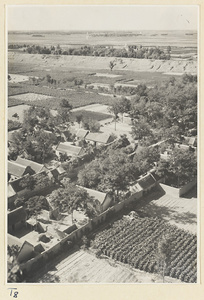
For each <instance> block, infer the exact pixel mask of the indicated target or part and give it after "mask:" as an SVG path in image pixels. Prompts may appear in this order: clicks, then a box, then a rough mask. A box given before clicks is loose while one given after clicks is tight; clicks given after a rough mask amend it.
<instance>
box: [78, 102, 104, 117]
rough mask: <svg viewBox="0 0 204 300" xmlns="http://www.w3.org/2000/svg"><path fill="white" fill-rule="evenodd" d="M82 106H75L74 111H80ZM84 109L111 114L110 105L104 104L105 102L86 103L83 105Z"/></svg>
mask: <svg viewBox="0 0 204 300" xmlns="http://www.w3.org/2000/svg"><path fill="white" fill-rule="evenodd" d="M80 110H81V108H80V107H79V108H74V109H73V110H72V111H73V112H76V111H80ZM83 110H86V111H92V112H97V113H103V114H110V112H109V110H108V105H103V104H98V103H96V104H91V105H86V106H83Z"/></svg>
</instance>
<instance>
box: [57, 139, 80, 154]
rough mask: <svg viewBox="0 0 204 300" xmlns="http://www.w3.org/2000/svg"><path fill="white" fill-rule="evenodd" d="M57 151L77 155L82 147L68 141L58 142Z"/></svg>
mask: <svg viewBox="0 0 204 300" xmlns="http://www.w3.org/2000/svg"><path fill="white" fill-rule="evenodd" d="M56 150H57V151H59V152H62V153H66V154H67V155H69V156H78V155H80V152H81V151H82V147H77V146H74V145H70V144H69V143H66V142H65V143H60V144H59V145H58V147H57V149H56Z"/></svg>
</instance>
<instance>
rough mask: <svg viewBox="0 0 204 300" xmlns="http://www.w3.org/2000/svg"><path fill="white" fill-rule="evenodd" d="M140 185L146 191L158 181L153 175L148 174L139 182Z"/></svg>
mask: <svg viewBox="0 0 204 300" xmlns="http://www.w3.org/2000/svg"><path fill="white" fill-rule="evenodd" d="M137 182H138V183H139V185H140V186H141V187H142V188H143V189H144V190H145V189H147V188H149V187H150V186H152V185H153V184H155V182H156V180H155V179H154V177H153V176H152V175H151V174H147V175H146V176H144V177H142V178H141V179H139V180H138V181H137Z"/></svg>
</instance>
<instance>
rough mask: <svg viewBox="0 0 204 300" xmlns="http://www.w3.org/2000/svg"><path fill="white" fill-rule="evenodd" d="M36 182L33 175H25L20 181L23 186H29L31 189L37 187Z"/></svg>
mask: <svg viewBox="0 0 204 300" xmlns="http://www.w3.org/2000/svg"><path fill="white" fill-rule="evenodd" d="M35 184H36V181H35V178H34V177H33V176H31V175H26V176H24V177H23V178H22V179H21V181H20V183H19V185H20V186H21V187H22V188H28V189H29V190H31V191H32V190H33V189H34V188H35Z"/></svg>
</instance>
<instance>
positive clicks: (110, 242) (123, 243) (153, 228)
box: [93, 217, 197, 283]
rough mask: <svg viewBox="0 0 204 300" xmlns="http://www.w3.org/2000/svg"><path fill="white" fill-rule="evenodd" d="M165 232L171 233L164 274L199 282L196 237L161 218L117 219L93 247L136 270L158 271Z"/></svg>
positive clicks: (97, 237) (102, 233) (185, 280)
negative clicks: (168, 257) (160, 248)
mask: <svg viewBox="0 0 204 300" xmlns="http://www.w3.org/2000/svg"><path fill="white" fill-rule="evenodd" d="M163 235H168V236H170V238H171V240H172V242H171V253H170V260H169V263H168V265H167V267H166V269H165V276H170V277H174V278H177V279H180V280H182V281H184V282H189V283H194V282H196V281H197V237H196V235H193V234H190V233H188V232H187V231H184V230H181V229H178V228H177V227H175V226H171V225H169V224H167V223H166V222H165V221H164V220H161V219H158V218H147V217H145V218H139V217H136V218H135V219H132V220H130V219H128V218H124V219H122V220H119V221H116V222H115V223H114V224H113V226H112V227H111V228H110V229H107V230H104V231H103V232H100V233H98V234H97V235H96V237H95V239H94V241H93V248H96V249H98V250H100V251H101V252H102V253H103V254H105V255H107V256H109V257H111V258H113V259H116V260H118V261H120V262H123V263H127V264H129V265H131V266H132V267H134V268H136V269H140V270H143V271H146V272H150V273H157V272H158V260H157V252H158V251H157V249H158V242H159V241H160V240H161V238H162V236H163Z"/></svg>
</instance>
